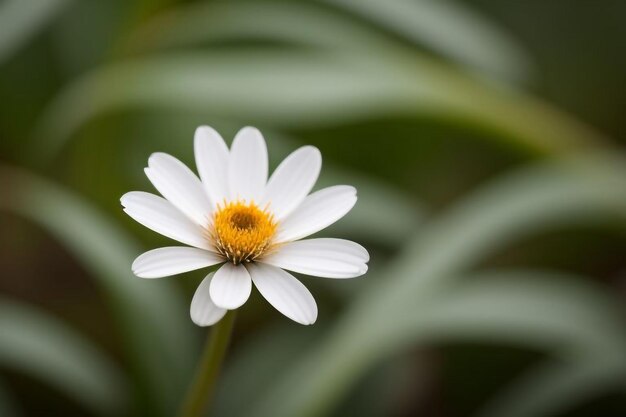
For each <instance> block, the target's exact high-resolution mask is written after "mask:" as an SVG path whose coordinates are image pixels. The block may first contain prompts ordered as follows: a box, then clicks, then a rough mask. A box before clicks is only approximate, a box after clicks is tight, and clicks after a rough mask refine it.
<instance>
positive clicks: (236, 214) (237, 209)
mask: <svg viewBox="0 0 626 417" xmlns="http://www.w3.org/2000/svg"><path fill="white" fill-rule="evenodd" d="M276 226H277V224H276V222H275V221H274V216H273V215H272V214H271V213H269V212H268V211H267V210H262V209H261V208H259V206H257V205H256V204H255V203H254V202H250V203H245V202H243V201H234V202H228V203H227V202H225V203H224V204H223V205H219V206H218V209H217V210H216V211H215V214H214V217H213V225H212V227H211V229H210V230H209V235H210V238H211V240H212V242H213V244H214V245H215V248H216V250H217V251H218V252H219V253H220V254H221V255H222V256H224V257H225V258H226V259H228V261H229V262H232V263H233V264H235V265H238V264H241V263H244V262H251V261H253V260H255V259H257V258H259V257H260V256H261V255H263V254H264V253H266V252H267V251H268V250H269V249H270V248H271V247H272V239H273V237H274V234H275V232H276Z"/></svg>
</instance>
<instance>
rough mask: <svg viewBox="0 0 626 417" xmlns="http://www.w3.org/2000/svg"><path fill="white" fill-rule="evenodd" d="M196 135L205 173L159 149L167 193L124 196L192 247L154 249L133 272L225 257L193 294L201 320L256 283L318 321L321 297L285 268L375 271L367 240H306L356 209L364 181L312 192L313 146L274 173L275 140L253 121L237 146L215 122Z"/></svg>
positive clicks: (147, 219)
mask: <svg viewBox="0 0 626 417" xmlns="http://www.w3.org/2000/svg"><path fill="white" fill-rule="evenodd" d="M194 141H195V144H194V145H195V149H194V150H195V157H196V165H197V168H198V172H199V174H200V178H201V180H200V179H199V178H198V177H197V176H196V175H195V174H194V173H193V172H192V171H191V170H190V169H189V168H188V167H187V166H186V165H185V164H183V163H182V162H180V161H179V160H178V159H176V158H174V157H173V156H171V155H168V154H165V153H154V154H152V155H151V156H150V158H149V160H148V168H146V169H145V172H146V175H147V176H148V178H149V179H150V181H151V182H152V184H153V185H154V187H155V188H156V189H157V190H158V191H159V193H161V195H162V196H163V197H160V196H157V195H154V194H150V193H146V192H141V191H132V192H129V193H127V194H125V195H124V196H123V197H122V198H121V202H122V205H123V206H124V211H125V212H126V213H128V215H129V216H131V217H132V218H133V219H135V220H136V221H138V222H139V223H141V224H143V225H144V226H146V227H148V228H150V229H152V230H154V231H155V232H157V233H160V234H162V235H164V236H167V237H169V238H171V239H174V240H177V241H179V242H181V243H184V244H186V245H189V246H173V247H164V248H159V249H154V250H151V251H149V252H146V253H144V254H142V255H140V256H139V257H138V258H137V259H136V260H135V262H133V265H132V269H133V272H134V273H135V275H137V276H138V277H141V278H160V277H166V276H170V275H176V274H180V273H182V272H188V271H192V270H195V269H200V268H204V267H209V266H212V265H217V264H223V265H222V266H221V267H220V268H219V269H218V270H217V271H216V272H214V273H210V274H209V275H208V276H207V277H206V278H205V279H204V280H203V281H202V283H201V284H200V286H199V287H198V289H197V290H196V293H195V295H194V297H193V300H192V302H191V319H192V320H193V321H194V323H196V324H198V325H200V326H210V325H212V324H214V323H216V322H218V321H219V320H220V319H221V318H222V317H223V316H224V314H225V313H226V311H227V310H233V309H236V308H238V307H240V306H241V305H243V304H244V303H245V302H246V300H247V299H248V297H249V296H250V292H251V290H252V283H253V282H254V285H255V286H256V287H257V289H258V290H259V292H260V293H261V294H262V295H263V297H265V299H267V301H269V303H270V304H272V305H273V306H274V307H275V308H276V309H277V310H278V311H280V312H281V313H283V314H284V315H285V316H287V317H289V318H290V319H292V320H294V321H296V322H298V323H301V324H313V323H314V322H315V320H316V318H317V305H316V304H315V300H314V299H313V296H312V295H311V293H310V292H309V291H308V290H307V289H306V287H305V286H304V285H303V284H302V283H301V282H300V281H298V280H297V279H296V278H295V277H294V276H293V275H291V274H290V273H288V272H286V271H285V270H284V269H287V270H290V271H293V272H298V273H301V274H306V275H314V276H318V277H325V278H353V277H357V276H360V275H363V274H364V273H365V272H366V271H367V262H368V261H369V254H368V253H367V251H366V250H365V248H363V247H362V246H361V245H359V244H357V243H354V242H351V241H348V240H343V239H329V238H319V239H307V240H300V239H302V238H304V237H307V236H309V235H311V234H313V233H315V232H317V231H319V230H322V229H324V228H325V227H327V226H329V225H330V224H332V223H334V222H335V221H337V220H339V219H340V218H341V217H343V216H344V215H345V214H346V213H347V212H348V211H350V209H352V207H353V206H354V204H355V203H356V199H357V197H356V189H355V188H354V187H351V186H347V185H337V186H334V187H328V188H324V189H322V190H319V191H316V192H314V193H312V194H309V192H310V191H311V189H312V188H313V185H314V184H315V182H316V181H317V177H318V175H319V172H320V168H321V165H322V157H321V155H320V152H319V150H318V149H317V148H315V147H313V146H304V147H302V148H300V149H298V150H296V151H295V152H293V153H292V154H291V155H289V156H288V157H287V158H285V160H284V161H283V162H282V163H281V164H280V165H279V166H278V168H276V170H275V171H274V173H273V174H272V176H271V177H270V179H269V180H268V179H267V177H268V162H267V148H266V145H265V140H264V139H263V136H262V135H261V132H259V131H258V130H257V129H255V128H252V127H245V128H243V129H241V130H240V131H239V133H237V135H236V136H235V139H234V141H233V144H232V146H231V149H230V150H229V149H228V147H227V146H226V144H225V143H224V140H223V139H222V137H221V136H220V135H219V134H218V133H217V132H216V131H215V130H214V129H212V128H210V127H208V126H201V127H199V128H198V129H197V130H196V133H195V139H194Z"/></svg>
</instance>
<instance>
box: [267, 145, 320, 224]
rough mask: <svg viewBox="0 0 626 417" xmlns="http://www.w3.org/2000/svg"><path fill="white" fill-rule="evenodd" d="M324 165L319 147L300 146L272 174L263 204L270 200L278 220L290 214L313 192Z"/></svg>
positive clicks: (271, 207) (268, 202)
mask: <svg viewBox="0 0 626 417" xmlns="http://www.w3.org/2000/svg"><path fill="white" fill-rule="evenodd" d="M321 167H322V155H321V154H320V151H319V150H318V149H317V148H316V147H314V146H303V147H302V148H300V149H297V150H296V151H294V152H293V153H291V155H289V156H288V157H287V158H285V160H284V161H283V162H282V163H281V164H280V165H279V166H278V168H276V171H274V173H273V174H272V177H271V178H270V180H269V181H268V183H267V187H266V188H265V195H264V196H263V200H262V201H261V207H265V205H266V204H269V208H270V210H271V211H272V213H273V214H274V217H275V218H276V220H282V219H283V218H285V217H287V215H289V214H290V213H291V212H292V211H293V210H294V209H295V208H296V207H298V205H299V204H300V203H302V200H304V199H305V197H306V196H307V194H309V191H311V188H313V185H315V181H317V177H318V176H319V173H320V168H321Z"/></svg>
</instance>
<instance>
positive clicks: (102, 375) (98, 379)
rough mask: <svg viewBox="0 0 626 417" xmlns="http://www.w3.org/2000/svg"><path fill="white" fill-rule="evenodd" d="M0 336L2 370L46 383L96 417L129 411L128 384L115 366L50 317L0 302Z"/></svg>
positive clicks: (87, 343)
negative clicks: (97, 416) (6, 369)
mask: <svg viewBox="0 0 626 417" xmlns="http://www.w3.org/2000/svg"><path fill="white" fill-rule="evenodd" d="M0 334H2V337H1V338H0V364H2V366H3V367H5V368H9V369H12V370H13V371H16V372H20V373H24V374H27V375H28V376H30V377H33V378H35V379H39V380H41V381H44V382H46V383H48V384H50V385H51V386H53V387H55V388H56V389H57V390H59V391H61V392H63V393H64V394H65V395H66V396H67V397H69V398H72V399H73V400H76V401H77V402H79V403H80V404H81V405H82V406H83V407H85V409H88V410H89V411H90V412H92V413H94V414H97V415H102V416H111V415H121V414H123V413H125V412H126V411H127V407H128V400H129V398H128V394H129V390H128V388H129V387H128V381H127V380H126V379H125V376H123V375H122V373H121V371H120V370H119V369H118V368H117V366H116V365H115V364H114V363H113V362H112V361H111V360H110V359H109V358H108V357H106V356H105V354H104V353H103V352H100V351H99V350H98V349H97V348H96V347H95V346H94V345H93V344H92V343H91V342H89V341H87V340H85V339H84V338H83V337H82V336H80V335H79V334H77V333H76V332H75V331H73V330H72V329H70V328H69V327H67V326H66V325H64V324H63V323H61V322H60V321H58V320H56V319H54V318H53V317H52V316H50V315H49V314H46V313H44V312H42V311H38V310H37V309H35V308H33V307H30V306H27V305H23V304H20V303H17V302H15V301H11V300H8V299H0ZM2 415H3V416H4V415H6V414H4V413H3V414H2Z"/></svg>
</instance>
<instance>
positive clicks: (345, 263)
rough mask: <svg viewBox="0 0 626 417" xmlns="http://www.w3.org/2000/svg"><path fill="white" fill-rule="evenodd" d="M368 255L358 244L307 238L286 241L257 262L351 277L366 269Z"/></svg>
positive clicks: (331, 275) (321, 275) (319, 275)
mask: <svg viewBox="0 0 626 417" xmlns="http://www.w3.org/2000/svg"><path fill="white" fill-rule="evenodd" d="M367 261H369V254H368V253H367V250H366V249H365V248H364V247H363V246H361V245H359V244H358V243H354V242H351V241H349V240H343V239H330V238H321V239H309V240H299V241H297V242H289V243H285V244H284V245H281V246H280V248H279V249H278V250H277V251H276V252H274V253H272V254H271V255H269V256H266V257H265V258H263V259H261V262H264V263H267V264H270V265H274V266H277V267H279V268H284V269H288V270H290V271H293V272H298V273H301V274H306V275H314V276H318V277H324V278H354V277H358V276H361V275H363V274H364V273H365V272H367V265H366V264H365V263H366V262H367Z"/></svg>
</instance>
